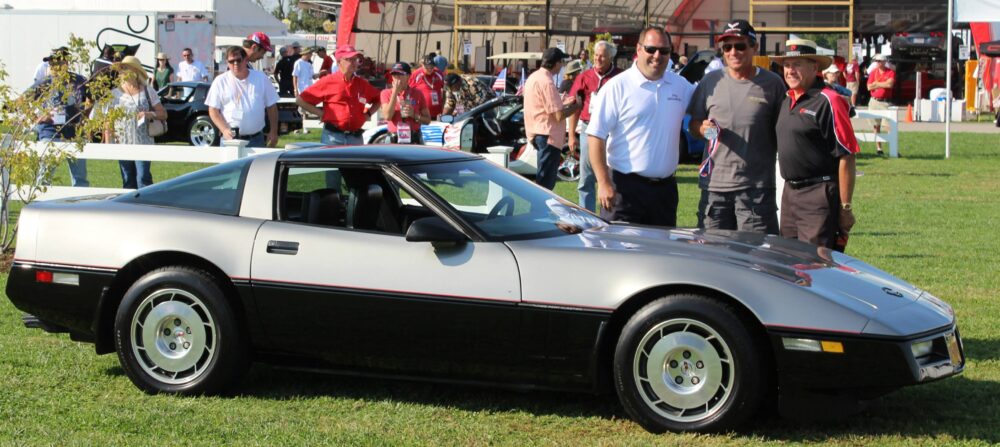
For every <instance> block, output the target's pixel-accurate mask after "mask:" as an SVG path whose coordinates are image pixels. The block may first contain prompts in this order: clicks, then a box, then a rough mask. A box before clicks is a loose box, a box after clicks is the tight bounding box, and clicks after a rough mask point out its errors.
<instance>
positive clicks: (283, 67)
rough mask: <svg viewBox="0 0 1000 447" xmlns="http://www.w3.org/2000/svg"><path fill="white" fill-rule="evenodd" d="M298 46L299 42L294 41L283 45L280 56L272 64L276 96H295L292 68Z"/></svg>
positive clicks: (296, 57) (296, 58)
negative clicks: (289, 45)
mask: <svg viewBox="0 0 1000 447" xmlns="http://www.w3.org/2000/svg"><path fill="white" fill-rule="evenodd" d="M299 48H300V45H299V43H298V42H295V43H293V44H292V46H291V47H283V48H282V49H281V51H282V53H281V56H282V57H281V59H280V60H278V63H277V64H275V66H274V75H275V76H276V77H277V78H278V96H281V97H284V98H294V97H295V84H294V82H293V80H292V69H293V68H294V67H295V61H296V60H298V58H299V51H298V49H299Z"/></svg>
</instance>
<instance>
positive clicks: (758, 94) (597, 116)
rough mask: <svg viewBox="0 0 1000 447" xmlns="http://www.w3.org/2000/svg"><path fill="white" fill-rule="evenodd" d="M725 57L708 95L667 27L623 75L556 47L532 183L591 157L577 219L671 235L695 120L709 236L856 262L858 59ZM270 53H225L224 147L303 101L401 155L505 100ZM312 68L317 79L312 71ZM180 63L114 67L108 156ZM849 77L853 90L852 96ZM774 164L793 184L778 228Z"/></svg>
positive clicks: (189, 68)
mask: <svg viewBox="0 0 1000 447" xmlns="http://www.w3.org/2000/svg"><path fill="white" fill-rule="evenodd" d="M716 44H717V46H718V49H719V52H720V54H721V58H720V59H721V63H720V64H719V65H720V67H719V68H718V69H712V67H711V65H710V67H709V69H706V74H705V76H704V78H703V79H702V80H701V81H700V82H699V83H697V84H696V85H692V84H691V83H689V82H688V81H687V80H685V79H684V78H682V77H681V76H680V75H678V74H677V73H675V72H674V71H672V70H670V69H669V68H670V66H671V65H672V64H673V63H672V62H671V60H670V55H671V54H672V52H673V48H672V46H671V39H670V35H669V33H668V32H666V31H665V30H664V29H662V28H659V27H648V28H646V29H644V30H643V31H642V33H641V34H640V36H639V45H638V46H637V54H636V57H635V60H634V62H633V64H632V65H631V67H629V68H627V69H624V70H623V69H621V68H619V67H617V66H615V64H614V63H613V60H614V58H615V56H616V52H617V49H616V47H615V45H614V44H612V43H610V42H606V41H598V42H596V43H595V44H594V46H593V51H592V53H590V54H588V52H586V51H583V52H581V54H580V57H579V59H574V60H571V58H570V56H569V55H567V54H566V53H564V52H563V51H562V50H561V49H559V48H549V49H547V50H545V51H544V52H543V53H542V56H541V60H540V68H539V69H538V70H535V71H534V72H532V73H531V74H530V75H528V76H527V78H526V79H525V81H524V85H523V96H524V124H525V138H526V140H527V141H529V142H531V144H532V145H533V146H534V147H535V148H536V150H537V154H538V157H537V160H538V163H537V169H538V170H537V175H536V178H535V181H536V182H537V183H538V184H539V185H541V186H543V187H546V188H549V189H552V188H553V187H554V185H555V183H556V172H557V169H558V167H559V164H560V161H561V158H562V148H563V147H564V145H568V147H569V148H570V151H571V152H572V153H574V154H580V158H581V175H580V180H579V183H578V185H577V189H578V194H579V203H580V206H582V207H584V208H586V209H588V210H591V211H594V212H597V211H598V210H599V211H600V213H601V215H602V216H603V217H605V218H607V219H609V220H613V221H625V222H631V223H637V224H645V225H661V226H674V225H675V224H676V214H677V204H678V201H679V197H678V190H677V181H676V178H675V176H674V173H675V171H676V168H677V163H678V151H679V150H680V138H682V133H681V126H682V125H683V123H684V117H685V115H689V116H690V124H689V125H688V131H689V132H690V134H691V135H692V136H694V137H696V138H703V139H704V140H706V141H707V149H706V150H705V152H704V155H703V161H702V163H701V165H700V167H699V177H698V180H699V189H700V191H701V194H700V197H698V198H697V199H696V200H697V201H698V213H697V214H698V226H699V227H701V228H708V229H729V230H741V231H753V232H762V233H769V234H781V235H783V236H787V237H791V238H798V239H801V240H805V241H808V242H812V243H815V244H818V245H824V246H828V247H831V248H838V249H841V250H843V248H844V241H845V239H846V234H847V233H848V232H849V231H850V229H851V227H852V226H853V224H854V217H853V214H852V207H851V200H852V195H853V185H854V154H855V153H857V152H858V144H857V142H856V141H855V140H854V136H853V135H854V132H853V129H852V128H851V122H850V115H851V113H852V111H853V108H852V104H853V101H854V99H855V98H856V95H857V88H858V83H859V81H860V79H861V76H860V73H859V71H860V67H858V66H857V61H856V60H853V59H852V60H851V62H850V63H849V64H848V65H847V66H846V67H845V70H844V71H843V72H841V71H840V70H839V69H838V68H837V67H836V66H835V65H832V63H831V60H830V58H829V57H826V56H820V55H818V54H816V45H815V43H813V42H811V41H806V40H790V41H788V42H787V44H786V47H787V52H786V53H785V54H784V55H782V56H778V57H775V58H774V59H773V60H775V61H777V62H778V63H779V64H781V65H782V69H783V76H779V75H777V74H775V73H773V72H771V71H768V70H762V69H760V68H758V67H756V66H754V64H753V57H754V56H755V55H756V54H757V50H758V42H757V35H756V32H755V30H754V29H753V26H751V25H750V24H749V23H748V22H746V21H744V20H736V21H734V22H732V23H730V24H728V26H727V29H726V31H725V32H724V33H723V34H721V35H720V36H719V37H718V38H717V41H716ZM271 51H273V47H272V46H271V43H270V39H269V38H268V36H267V35H266V34H263V33H253V34H251V35H250V36H248V37H247V39H245V40H244V41H243V45H242V46H233V47H229V48H227V49H226V51H225V57H226V59H225V63H226V66H227V70H226V71H225V72H224V73H222V74H220V75H218V76H216V77H215V78H214V79H213V80H212V82H211V87H210V88H209V91H208V96H207V98H206V104H207V105H208V107H209V116H210V117H211V120H212V122H213V123H214V124H215V126H216V127H217V128H218V129H219V131H220V132H221V135H222V140H224V141H225V140H231V139H242V140H247V141H248V142H249V145H250V146H252V147H273V146H275V145H276V144H277V140H278V138H277V129H278V126H277V106H276V104H277V102H278V98H279V96H281V95H291V96H294V97H295V101H296V103H297V105H298V106H299V107H301V108H302V110H303V111H305V112H307V113H311V114H314V115H317V116H319V117H320V120H321V121H322V123H323V131H322V134H321V137H320V140H321V142H323V143H325V144H335V145H348V144H363V142H362V141H361V133H362V126H363V125H364V123H365V122H366V121H368V119H369V118H370V116H371V115H372V114H374V113H376V112H381V115H382V117H383V118H384V119H385V120H386V123H387V127H388V132H389V138H390V141H391V142H393V143H404V144H420V143H422V142H423V136H422V133H421V126H424V125H427V124H428V123H430V122H431V120H432V119H436V118H438V117H439V116H441V115H443V114H449V115H451V114H460V113H462V112H464V111H466V110H469V109H471V108H473V107H476V106H477V105H479V104H482V103H484V102H485V101H488V100H489V99H490V98H491V97H493V96H494V93H493V92H491V91H490V90H489V88H488V87H486V86H485V85H484V84H483V83H482V82H481V81H480V80H479V79H476V77H475V76H472V75H468V74H459V73H448V72H446V71H445V69H444V68H443V67H446V66H447V61H446V60H444V58H443V57H441V56H438V55H436V54H429V55H427V56H426V57H424V58H423V59H422V60H421V61H420V63H419V66H417V67H416V68H414V67H412V66H411V65H410V64H408V63H406V62H402V61H400V62H397V63H395V64H393V65H392V66H391V67H390V68H389V69H388V73H387V75H388V82H387V85H386V88H384V89H381V90H380V89H377V88H375V87H374V86H373V85H372V84H371V83H370V82H369V81H368V80H367V79H366V78H365V77H363V76H359V75H358V70H359V66H360V65H361V64H362V63H363V62H364V60H365V58H364V57H363V55H362V54H361V52H359V51H358V50H357V49H355V48H354V47H352V46H350V45H341V46H339V47H337V48H336V51H335V52H334V57H333V58H331V57H330V56H328V55H327V54H326V49H325V48H302V47H301V46H300V45H298V44H297V43H296V44H293V45H291V46H289V47H287V48H282V49H280V50H279V54H281V56H282V57H281V59H280V60H279V62H278V63H277V66H276V67H275V75H276V78H277V81H278V82H277V84H278V87H277V88H276V87H275V86H274V85H273V84H272V82H271V79H270V78H269V77H268V76H267V75H266V74H265V73H263V72H261V71H259V70H255V69H253V67H252V66H251V65H250V64H251V63H253V62H255V61H257V60H259V59H260V58H262V57H263V56H264V55H265V54H267V53H268V52H271ZM313 55H316V56H318V59H317V60H316V63H318V64H320V67H319V70H316V69H315V68H314V66H313V65H312V62H313ZM588 56H590V57H588ZM181 58H182V60H181V61H180V62H179V63H178V64H177V68H176V69H175V68H174V67H173V66H172V65H171V63H170V58H169V56H168V55H166V54H163V53H159V54H157V57H156V59H157V62H156V69H155V70H154V71H153V74H152V76H149V75H148V74H147V73H146V71H145V70H144V69H143V67H142V64H141V62H140V61H139V60H138V59H136V58H135V57H133V56H129V57H126V58H123V59H121V60H120V61H118V62H116V63H115V64H114V66H115V67H117V68H118V70H117V72H118V73H119V76H118V81H119V82H118V85H117V87H116V88H115V89H114V91H113V93H112V101H111V105H110V106H109V107H118V108H122V109H123V110H125V111H127V113H126V115H125V116H126V118H124V119H122V120H119V122H116V123H115V125H114V126H112V127H109V128H108V129H107V131H106V132H105V134H104V135H103V140H104V141H105V142H116V143H135V144H151V143H152V137H151V136H150V134H149V132H148V131H147V126H148V125H149V123H151V122H152V121H154V120H162V119H165V118H166V112H165V111H164V109H163V106H162V105H161V104H160V102H159V98H158V96H157V94H156V89H157V88H159V87H162V86H164V85H165V84H167V83H169V82H173V81H177V80H179V81H206V80H208V79H209V74H208V71H207V70H206V68H205V67H204V65H202V64H201V63H200V62H198V61H197V60H195V59H194V53H193V51H192V50H191V49H189V48H186V49H184V50H183V51H182V53H181ZM588 59H592V60H588ZM63 60H64V54H63V53H54V54H53V55H52V56H51V57H50V58H49V60H48V61H49V62H48V63H49V68H48V70H60V69H63V66H64V64H62V63H61V61H63ZM676 63H677V64H685V63H686V61H685V60H683V59H679V60H677V62H676ZM841 76H844V79H846V81H847V87H846V88H845V87H842V86H840V85H839V84H840V81H841V79H842V78H841ZM560 77H561V79H562V82H561V84H559V85H557V79H559V78H560ZM47 79H50V76H47V77H43V79H41V80H40V81H39V82H40V83H44V82H45V81H46V80H47ZM74 79H75V78H74ZM892 80H893V79H892V71H891V70H889V69H887V68H885V67H884V58H882V57H881V56H876V57H875V68H874V69H873V70H872V72H871V74H870V75H869V76H868V85H869V90H870V91H871V92H872V96H873V103H874V104H875V105H874V106H873V107H874V108H878V107H879V103H881V102H884V101H883V99H882V98H883V97H882V96H880V94H882V93H883V92H884V91H886V90H887V89H890V88H891V86H892V84H891V83H892ZM74 82H81V83H82V82H83V80H82V78H80V79H75V80H74ZM74 106H75V104H71V103H67V104H62V105H59V106H58V107H54V109H53V110H56V109H59V108H60V107H61V108H62V109H64V110H65V112H63V113H68V114H72V111H71V110H66V109H69V108H72V107H74ZM318 106H321V107H318ZM54 113H55V114H54V115H52V114H50V115H47V116H43V117H41V118H40V119H39V122H38V126H39V138H40V139H58V138H66V137H70V136H71V135H70V133H72V132H73V130H72V125H67V122H66V121H65V118H62V120H60V115H59V114H58V113H56V112H54ZM94 113H98V112H96V111H95V112H94ZM268 122H270V123H271V124H272V125H271V126H269V127H268V129H269V131H268V132H267V133H266V135H265V133H264V129H265V125H266V124H267V123H268ZM69 124H72V123H69ZM876 125H878V124H876ZM776 158H777V159H778V160H780V166H781V172H780V175H781V176H782V177H783V178H784V179H785V187H784V188H785V189H784V191H783V193H782V204H781V205H782V206H781V213H782V214H781V221H780V222H781V224H780V226H779V223H778V222H779V221H778V218H777V206H776V203H775V202H776V189H775V180H776V172H775V159H776ZM70 170H71V173H72V183H73V185H75V186H86V185H87V184H88V183H87V178H86V164H85V160H77V161H73V162H71V165H70ZM121 171H122V182H123V186H124V187H127V188H136V187H143V186H146V185H149V184H151V183H152V181H153V179H152V175H151V173H150V166H149V162H143V161H123V162H121Z"/></svg>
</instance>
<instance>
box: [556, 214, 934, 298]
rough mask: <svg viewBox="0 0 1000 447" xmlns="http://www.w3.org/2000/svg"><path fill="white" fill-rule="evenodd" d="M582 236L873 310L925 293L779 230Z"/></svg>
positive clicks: (633, 229)
mask: <svg viewBox="0 0 1000 447" xmlns="http://www.w3.org/2000/svg"><path fill="white" fill-rule="evenodd" d="M560 239H562V238H560ZM579 241H580V242H581V243H582V244H583V245H584V246H587V247H590V248H597V249H603V250H622V251H632V252H644V253H650V254H654V255H664V256H670V257H674V258H676V257H691V258H696V259H698V260H701V261H709V262H714V263H718V264H724V265H728V266H736V267H743V268H746V269H750V270H753V271H757V272H759V273H761V274H764V275H769V276H772V277H776V278H779V279H782V280H785V281H788V282H792V283H794V284H796V285H798V286H801V287H803V288H807V289H809V290H811V291H813V292H814V293H817V294H819V295H822V296H825V297H828V298H831V299H836V300H851V301H854V303H851V304H852V305H851V307H854V308H857V307H858V305H859V304H860V305H861V306H862V307H864V308H867V309H868V312H866V313H867V314H869V315H874V313H876V312H885V311H888V310H894V309H898V308H900V307H903V306H906V305H909V304H912V303H914V302H915V301H917V300H918V299H919V298H920V296H921V295H922V294H923V293H924V292H923V291H922V290H921V289H919V288H917V287H915V286H913V285H911V284H909V283H907V282H905V281H903V280H901V279H899V278H896V277H894V276H892V275H890V274H888V273H886V272H884V271H882V270H879V269H877V268H875V267H872V266H871V265H868V264H866V263H864V262H862V261H860V260H858V259H855V258H852V257H850V256H848V255H845V254H843V253H840V252H836V251H832V250H830V249H827V248H822V247H817V246H815V245H811V244H806V243H803V242H799V241H797V240H791V239H786V238H782V237H779V236H776V235H764V234H760V233H746V232H738V231H722V230H695V229H661V228H653V227H642V226H631V225H617V224H613V225H608V226H605V227H600V228H595V229H591V230H588V231H585V232H583V233H581V234H580V235H579ZM720 271H723V270H720Z"/></svg>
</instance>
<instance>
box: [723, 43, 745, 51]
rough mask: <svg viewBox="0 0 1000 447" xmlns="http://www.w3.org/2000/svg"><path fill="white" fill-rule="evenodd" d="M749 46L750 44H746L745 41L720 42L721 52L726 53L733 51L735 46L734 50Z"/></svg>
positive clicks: (742, 49) (743, 49) (741, 49)
mask: <svg viewBox="0 0 1000 447" xmlns="http://www.w3.org/2000/svg"><path fill="white" fill-rule="evenodd" d="M749 47H750V46H749V45H747V44H746V42H736V43H724V44H722V52H723V53H728V52H730V51H733V48H735V49H736V51H746V50H747V48H749Z"/></svg>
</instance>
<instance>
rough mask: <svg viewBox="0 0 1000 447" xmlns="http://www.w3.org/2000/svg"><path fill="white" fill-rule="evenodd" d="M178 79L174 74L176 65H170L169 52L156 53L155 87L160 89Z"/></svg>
mask: <svg viewBox="0 0 1000 447" xmlns="http://www.w3.org/2000/svg"><path fill="white" fill-rule="evenodd" d="M176 80H177V77H176V76H174V67H172V66H171V65H170V57H169V56H167V53H164V52H162V51H161V52H159V53H156V72H154V73H153V88H155V89H156V90H157V91H159V90H160V89H161V88H163V87H166V86H167V84H169V83H171V82H174V81H176Z"/></svg>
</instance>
